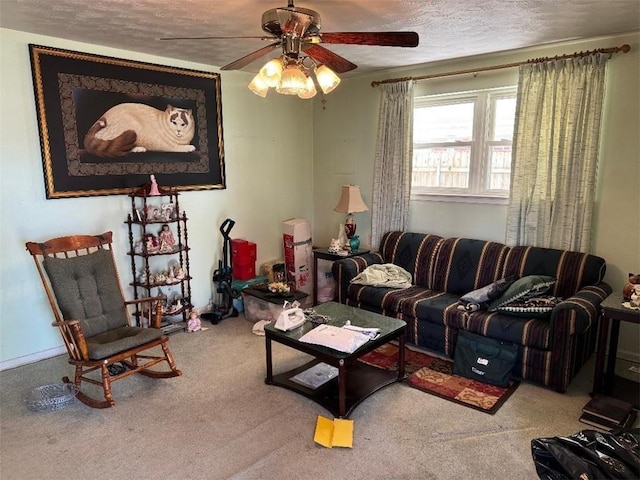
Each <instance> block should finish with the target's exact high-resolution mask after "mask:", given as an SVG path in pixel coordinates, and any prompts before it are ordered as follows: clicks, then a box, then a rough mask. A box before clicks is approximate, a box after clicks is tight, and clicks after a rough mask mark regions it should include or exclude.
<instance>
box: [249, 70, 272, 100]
mask: <svg viewBox="0 0 640 480" xmlns="http://www.w3.org/2000/svg"><path fill="white" fill-rule="evenodd" d="M249 90H251V91H252V92H253V93H255V94H256V95H258V96H260V97H262V98H264V97H266V96H267V93H269V86H268V85H267V84H266V83H264V80H262V77H260V74H258V75H256V76H255V77H253V80H251V82H250V83H249Z"/></svg>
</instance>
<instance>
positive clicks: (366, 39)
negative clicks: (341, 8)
mask: <svg viewBox="0 0 640 480" xmlns="http://www.w3.org/2000/svg"><path fill="white" fill-rule="evenodd" d="M319 37H320V41H321V42H322V43H334V44H336V43H342V44H348V45H379V46H383V47H417V46H418V42H419V38H418V34H417V33H416V32H333V33H331V32H330V33H321V34H320V35H319Z"/></svg>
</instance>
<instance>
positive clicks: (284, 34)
mask: <svg viewBox="0 0 640 480" xmlns="http://www.w3.org/2000/svg"><path fill="white" fill-rule="evenodd" d="M321 27H322V23H321V19H320V14H319V13H318V12H316V11H315V10H311V9H308V8H301V7H296V6H295V5H294V2H293V0H288V5H287V6H286V7H281V8H272V9H269V10H267V11H266V12H264V13H263V14H262V30H264V31H265V32H266V33H268V34H269V35H268V36H232V37H220V36H206V37H172V38H161V40H198V39H214V40H215V39H240V38H242V39H257V40H265V41H273V40H275V41H273V43H271V44H269V45H267V46H266V47H262V48H260V49H258V50H256V51H254V52H252V53H250V54H248V55H245V56H244V57H242V58H239V59H237V60H235V61H233V62H231V63H229V64H228V65H225V66H224V67H222V68H221V69H222V70H239V69H241V68H244V67H246V66H247V65H249V64H250V63H252V62H254V61H255V60H257V59H258V58H260V57H262V56H264V55H267V54H268V53H270V52H272V51H273V50H275V49H276V48H278V47H281V48H282V56H281V57H280V58H279V64H280V66H279V67H278V66H277V65H275V64H274V63H273V61H272V62H269V63H268V64H267V65H265V67H263V68H262V70H261V72H262V75H261V76H260V78H258V76H256V79H254V81H253V82H252V83H251V84H250V85H249V88H250V89H251V90H252V91H254V93H257V94H258V95H261V96H265V95H266V91H267V90H268V87H276V86H277V87H278V88H276V90H277V91H278V92H279V93H285V94H298V95H299V96H301V97H302V98H311V97H312V96H313V95H315V93H316V92H315V88H313V92H312V93H311V92H310V91H309V90H310V89H312V87H311V85H314V84H315V85H317V84H318V80H320V78H321V77H323V76H324V75H322V73H323V72H322V71H320V68H323V67H324V69H325V70H324V71H325V72H326V73H328V76H330V75H333V79H332V80H333V88H335V86H336V85H337V83H338V82H339V81H340V79H339V78H338V77H337V76H336V75H335V73H334V72H336V73H345V72H348V71H351V70H354V69H356V68H358V66H357V65H356V64H354V63H352V62H350V61H349V60H347V59H346V58H343V57H341V56H340V55H338V54H336V53H334V52H332V51H331V50H329V49H327V48H325V47H323V46H321V45H320V44H343V45H372V46H387V47H416V46H417V45H418V34H417V33H416V32H325V33H321V31H320V30H321ZM307 58H309V59H311V60H310V61H308V62H307V63H306V64H305V63H304V62H305V60H306V59H307ZM270 64H271V65H270ZM269 65H270V67H271V68H268V67H269ZM274 65H275V66H276V67H277V69H276V70H277V71H275V73H274V72H273V68H274ZM327 67H328V68H327ZM294 69H298V70H299V71H300V72H302V74H303V76H304V79H303V78H302V77H300V78H299V79H298V81H297V84H296V85H297V86H296V87H295V88H293V87H292V88H290V89H289V88H286V87H285V86H283V85H282V83H284V76H285V75H284V73H285V72H286V71H287V70H290V71H291V72H293V70H294ZM294 73H295V72H294ZM259 75H260V74H259ZM256 80H257V81H258V83H260V84H261V86H259V87H258V89H259V92H258V91H256V90H255V89H254V88H252V84H254V83H255V81H256ZM303 81H307V83H309V87H305V88H306V90H305V91H304V92H302V90H303V87H301V86H300V84H301V82H303ZM276 83H277V85H276ZM262 84H264V85H268V87H266V89H265V88H264V85H262ZM319 86H321V87H322V91H323V92H324V93H328V91H327V90H329V88H330V87H327V88H324V86H323V84H322V82H320V85H319ZM333 88H331V90H332V89H333ZM281 90H282V91H281ZM329 91H330V90H329ZM301 93H302V94H301ZM304 95H306V96H304Z"/></svg>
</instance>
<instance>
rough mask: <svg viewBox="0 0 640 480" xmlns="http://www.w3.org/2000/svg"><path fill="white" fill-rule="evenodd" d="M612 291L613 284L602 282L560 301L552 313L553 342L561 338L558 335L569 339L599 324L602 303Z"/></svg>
mask: <svg viewBox="0 0 640 480" xmlns="http://www.w3.org/2000/svg"><path fill="white" fill-rule="evenodd" d="M611 292H612V289H611V286H609V284H607V283H604V282H602V283H599V284H598V285H589V286H587V287H584V288H583V289H582V290H580V291H578V292H577V293H576V294H575V295H573V296H571V297H569V298H567V299H565V300H564V301H562V302H560V303H559V304H558V305H557V306H556V308H554V309H553V313H552V315H551V331H552V332H553V338H552V344H553V345H555V344H556V341H558V340H560V338H558V336H560V337H565V339H568V338H569V337H570V336H571V335H576V334H582V333H584V332H586V331H587V330H588V329H589V328H593V327H594V326H595V325H597V323H598V319H599V317H600V303H601V302H602V301H603V300H604V299H605V298H607V297H608V296H609V295H610V294H611ZM562 343H563V342H562ZM562 343H561V344H562Z"/></svg>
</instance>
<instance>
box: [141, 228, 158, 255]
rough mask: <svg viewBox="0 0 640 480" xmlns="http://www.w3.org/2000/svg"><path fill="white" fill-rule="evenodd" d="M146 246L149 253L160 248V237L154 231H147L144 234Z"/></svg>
mask: <svg viewBox="0 0 640 480" xmlns="http://www.w3.org/2000/svg"><path fill="white" fill-rule="evenodd" d="M144 248H145V250H146V251H147V253H156V252H157V251H158V249H159V248H160V245H158V239H157V238H156V237H155V235H153V234H152V233H147V234H146V235H145V236H144Z"/></svg>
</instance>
